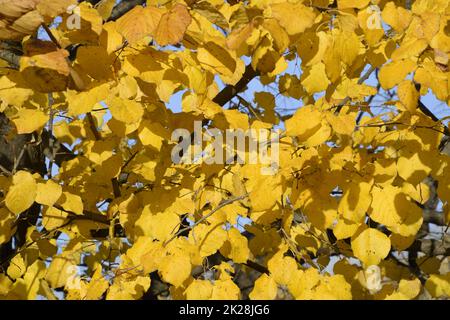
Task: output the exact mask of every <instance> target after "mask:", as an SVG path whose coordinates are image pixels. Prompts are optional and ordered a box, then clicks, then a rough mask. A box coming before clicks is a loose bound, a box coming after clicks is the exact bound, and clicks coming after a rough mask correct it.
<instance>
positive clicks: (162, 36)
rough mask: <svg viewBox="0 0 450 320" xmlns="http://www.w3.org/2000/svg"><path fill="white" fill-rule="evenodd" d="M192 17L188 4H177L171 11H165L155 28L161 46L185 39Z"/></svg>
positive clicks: (156, 38) (156, 37)
mask: <svg viewBox="0 0 450 320" xmlns="http://www.w3.org/2000/svg"><path fill="white" fill-rule="evenodd" d="M191 21H192V18H191V15H190V14H189V11H188V10H187V8H186V6H184V5H182V4H179V3H177V4H175V5H174V6H173V7H172V9H170V11H168V12H166V13H164V14H163V15H162V17H161V20H160V21H159V24H158V27H157V28H156V30H155V33H154V34H155V40H156V42H158V44H159V45H160V46H166V45H169V44H177V43H178V42H180V41H181V40H182V39H183V36H184V33H185V32H186V29H187V27H188V26H189V25H190V24H191Z"/></svg>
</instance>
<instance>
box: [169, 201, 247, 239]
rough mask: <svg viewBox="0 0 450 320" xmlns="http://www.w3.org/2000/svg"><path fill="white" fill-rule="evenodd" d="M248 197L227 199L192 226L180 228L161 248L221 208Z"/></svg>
mask: <svg viewBox="0 0 450 320" xmlns="http://www.w3.org/2000/svg"><path fill="white" fill-rule="evenodd" d="M247 197H248V194H245V195H243V196H239V197H234V198H231V199H227V200H224V201H222V202H221V203H220V204H219V205H218V206H217V207H216V208H214V209H213V210H211V212H210V213H208V214H207V215H206V216H203V217H201V218H200V219H199V220H198V221H197V222H196V223H194V224H193V225H192V226H188V227H185V228H182V229H180V230H178V232H177V233H175V234H174V235H173V236H172V237H171V238H170V239H169V240H167V241H165V242H164V244H163V246H167V245H168V244H169V243H170V242H172V240H174V239H175V238H176V237H178V236H179V235H180V234H182V233H184V232H186V231H189V230H193V229H194V228H195V227H196V226H198V225H199V224H200V223H202V222H203V221H205V220H206V219H208V218H209V217H211V216H212V215H213V214H214V213H216V212H217V211H219V210H220V209H222V208H223V207H226V206H228V205H230V204H232V203H233V202H236V201H240V200H243V199H245V198H247Z"/></svg>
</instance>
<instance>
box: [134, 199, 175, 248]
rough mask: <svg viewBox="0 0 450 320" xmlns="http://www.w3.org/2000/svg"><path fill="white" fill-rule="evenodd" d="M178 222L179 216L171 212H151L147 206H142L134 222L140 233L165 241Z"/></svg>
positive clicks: (172, 232) (171, 234)
mask: <svg viewBox="0 0 450 320" xmlns="http://www.w3.org/2000/svg"><path fill="white" fill-rule="evenodd" d="M179 224H180V217H179V216H178V215H176V214H175V213H172V212H159V213H156V214H153V213H152V212H151V211H150V209H149V207H144V209H143V211H142V214H141V216H140V217H139V219H138V220H137V221H136V223H135V227H136V228H138V233H139V234H140V235H145V236H148V237H151V238H153V239H156V240H160V241H165V240H167V239H169V238H170V237H171V236H173V235H174V234H175V233H176V232H177V230H178V226H179Z"/></svg>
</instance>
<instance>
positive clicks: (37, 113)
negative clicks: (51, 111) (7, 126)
mask: <svg viewBox="0 0 450 320" xmlns="http://www.w3.org/2000/svg"><path fill="white" fill-rule="evenodd" d="M48 119H49V116H48V115H47V114H45V113H44V112H43V111H41V110H32V109H24V108H20V109H19V111H18V112H17V114H16V116H15V118H14V119H12V122H14V124H15V126H16V128H17V133H18V134H27V133H32V132H34V131H40V130H41V129H42V128H43V127H44V126H45V124H46V123H47V122H48Z"/></svg>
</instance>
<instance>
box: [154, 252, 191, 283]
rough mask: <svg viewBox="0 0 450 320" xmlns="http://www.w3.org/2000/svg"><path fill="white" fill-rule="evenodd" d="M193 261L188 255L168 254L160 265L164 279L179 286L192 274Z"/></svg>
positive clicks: (160, 271)
mask: <svg viewBox="0 0 450 320" xmlns="http://www.w3.org/2000/svg"><path fill="white" fill-rule="evenodd" d="M191 268H192V266H191V261H190V259H189V258H188V257H186V256H180V255H178V256H167V257H165V258H164V259H163V260H162V261H161V264H160V265H159V268H158V269H159V273H160V275H161V278H162V280H163V281H165V282H168V283H170V284H172V285H174V286H175V287H179V286H181V285H182V284H183V282H184V281H185V280H186V279H187V278H189V276H190V275H191Z"/></svg>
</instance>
